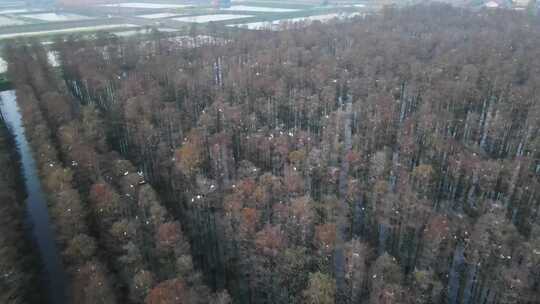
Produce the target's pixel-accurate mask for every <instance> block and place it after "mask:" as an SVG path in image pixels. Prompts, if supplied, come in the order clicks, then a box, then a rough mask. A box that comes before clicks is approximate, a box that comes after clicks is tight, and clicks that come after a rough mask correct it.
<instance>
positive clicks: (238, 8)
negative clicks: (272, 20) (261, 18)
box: [222, 5, 298, 13]
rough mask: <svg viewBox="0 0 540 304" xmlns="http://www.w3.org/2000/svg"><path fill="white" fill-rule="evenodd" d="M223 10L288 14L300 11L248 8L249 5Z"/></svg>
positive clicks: (260, 7)
mask: <svg viewBox="0 0 540 304" xmlns="http://www.w3.org/2000/svg"><path fill="white" fill-rule="evenodd" d="M222 10H223V11H245V12H262V13H287V12H297V11H298V10H297V9H292V8H279V7H264V6H248V5H233V6H231V7H229V8H224V9H222Z"/></svg>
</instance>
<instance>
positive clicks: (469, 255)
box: [0, 4, 540, 304]
mask: <svg viewBox="0 0 540 304" xmlns="http://www.w3.org/2000/svg"><path fill="white" fill-rule="evenodd" d="M282 26H283V30H281V31H270V30H268V31H245V30H238V29H232V28H223V29H222V28H217V27H212V28H211V29H210V30H211V31H212V35H213V36H215V37H220V39H215V40H214V41H213V42H212V43H210V44H203V43H200V44H197V43H195V45H194V47H190V48H177V47H175V46H174V44H172V43H171V40H170V39H168V37H166V36H164V35H162V34H160V33H155V34H154V35H152V36H151V37H150V38H149V39H148V40H141V39H140V38H138V37H132V38H125V39H119V38H115V37H110V36H107V35H100V36H98V37H97V38H96V39H92V40H89V39H81V38H77V37H75V36H73V37H70V38H69V39H57V40H56V41H55V43H54V44H53V45H52V47H53V49H54V51H55V52H56V53H57V54H58V57H59V62H60V67H59V68H53V67H51V66H50V65H49V63H48V61H47V52H46V50H45V49H44V47H43V46H42V45H41V44H39V43H37V42H35V41H31V40H21V41H17V43H12V44H10V45H9V46H8V47H7V48H6V50H5V54H6V58H7V61H8V63H9V65H8V76H9V79H10V81H11V82H12V83H13V85H14V89H15V92H16V96H17V102H18V103H19V107H20V108H21V114H22V117H23V121H24V124H25V126H27V129H26V130H27V137H29V141H30V145H31V147H32V150H33V155H34V158H35V159H36V163H37V166H38V170H39V175H40V179H41V184H42V187H43V189H44V191H45V192H46V194H47V201H48V205H49V212H50V214H51V217H52V220H53V223H54V230H55V233H56V243H57V244H58V246H59V248H60V249H61V252H62V263H63V264H64V265H65V268H66V272H67V274H68V277H69V281H70V284H69V285H70V286H69V291H68V292H69V298H70V302H69V303H77V304H79V303H80V304H109V303H111V304H114V303H126V304H137V303H141V304H142V303H145V304H196V303H200V304H206V303H211V304H232V303H235V304H236V303H242V304H243V303H253V304H273V303H276V304H278V303H279V304H281V303H283V304H285V303H305V304H330V303H339V304H349V303H350V304H352V303H365V304H391V303H400V304H409V303H410V304H412V303H419V304H429V303H433V304H458V303H460V304H473V303H482V304H518V303H524V304H534V303H540V214H539V204H540V100H539V98H538V96H540V92H539V90H540V60H539V58H540V22H539V20H538V18H536V17H534V16H530V15H527V14H526V13H525V12H517V11H510V10H508V11H506V10H480V11H470V10H466V9H461V8H452V7H450V6H447V5H442V4H433V5H421V6H414V7H408V8H400V9H399V8H385V9H384V10H383V11H382V12H381V13H380V14H377V15H370V16H365V17H356V18H354V19H352V20H350V21H341V22H338V21H335V22H330V23H328V24H322V23H320V22H314V23H313V24H311V25H309V26H298V25H294V24H283V25H282ZM195 30H196V29H195ZM195 30H194V31H195ZM192 34H193V35H194V39H195V40H196V39H197V38H196V37H197V33H192ZM4 135H5V136H4ZM0 138H1V139H2V140H9V135H8V134H7V132H6V130H4V129H0ZM4 138H5V139H4ZM10 153H12V152H9V151H3V150H0V166H1V167H2V168H6V166H4V165H3V164H4V163H9V161H8V160H6V157H9V155H11V157H14V156H13V155H12V154H10ZM12 163H13V162H12ZM11 169H13V168H11ZM13 170H14V171H13V172H15V171H16V170H15V169H13ZM2 172H4V171H2ZM8 174H9V173H8ZM13 174H16V173H13ZM0 195H1V200H2V202H4V201H6V202H8V205H6V204H4V205H2V206H0V219H1V221H0V222H1V225H0V246H2V247H1V248H0V273H4V272H3V269H4V267H5V265H9V266H10V267H13V268H17V267H19V268H20V271H19V272H18V273H21V274H23V273H25V272H27V273H26V274H25V275H24V276H22V275H21V277H17V278H16V281H9V284H6V282H8V281H6V280H5V279H4V278H0V301H4V302H5V303H39V299H37V300H36V299H33V298H32V297H31V296H23V295H25V294H28V293H30V294H31V293H32V292H34V293H35V292H36V289H35V288H30V289H29V288H28V285H31V284H33V283H32V280H35V277H36V276H35V273H33V272H28V269H31V267H28V265H26V266H25V265H21V263H26V262H25V261H21V260H20V259H14V257H13V255H14V254H15V252H21V253H25V252H26V253H28V256H29V257H28V261H34V262H35V258H32V254H31V250H30V251H29V250H28V248H27V247H28V246H31V242H28V241H27V242H26V243H22V242H21V241H20V240H21V239H24V237H23V236H20V235H19V236H17V235H13V234H10V237H11V238H15V239H10V238H6V237H5V235H6V234H5V233H4V229H11V231H18V232H20V231H22V230H21V228H20V227H19V228H17V226H20V225H21V224H20V223H19V222H18V220H17V219H18V218H20V214H19V215H17V214H12V213H18V212H19V209H20V208H21V205H20V204H17V203H16V202H17V201H19V202H20V201H21V199H20V198H19V199H17V198H16V196H17V190H16V184H15V185H14V184H13V183H10V180H9V179H8V178H6V177H5V175H4V174H1V175H0ZM19 195H20V194H19ZM4 197H6V199H4ZM10 202H13V204H14V207H10V205H9V204H11V203H10ZM9 218H11V219H13V221H7V219H9ZM10 226H12V227H14V228H9V227H10ZM4 244H6V245H4ZM15 244H16V245H15ZM21 244H23V245H21ZM24 244H26V245H24ZM13 246H15V247H13ZM25 248H26V249H25ZM4 251H6V253H5V254H4ZM20 255H21V254H19V256H20ZM13 261H14V262H13ZM27 263H30V262H27ZM34 284H35V282H34ZM19 295H20V296H19ZM15 296H17V299H18V300H17V301H15V300H13V301H11V302H10V301H9V300H2V299H4V298H6V299H15ZM10 297H11V298H10ZM18 301H20V302H18ZM36 301H37V302H36ZM4 302H2V303H4Z"/></svg>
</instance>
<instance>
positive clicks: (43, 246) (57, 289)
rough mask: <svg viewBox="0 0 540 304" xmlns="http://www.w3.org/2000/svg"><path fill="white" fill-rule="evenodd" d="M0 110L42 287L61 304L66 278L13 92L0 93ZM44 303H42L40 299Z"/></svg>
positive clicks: (54, 301)
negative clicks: (16, 162) (13, 147)
mask: <svg viewBox="0 0 540 304" xmlns="http://www.w3.org/2000/svg"><path fill="white" fill-rule="evenodd" d="M0 111H1V112H2V115H3V116H4V119H5V121H6V124H7V126H8V128H9V129H10V131H11V133H12V134H13V137H14V139H15V143H16V144H17V151H18V153H19V156H20V160H21V164H22V171H23V172H22V175H23V177H24V184H25V185H24V186H25V189H26V193H27V195H28V197H27V201H26V219H25V222H26V223H27V224H28V225H29V226H30V227H31V233H32V238H33V239H34V240H35V242H36V245H37V249H38V250H39V256H40V257H41V263H42V264H43V267H44V270H45V271H44V274H43V279H42V281H43V284H46V285H45V286H44V287H45V288H44V289H45V290H46V291H47V293H48V297H49V301H48V302H50V303H51V304H65V303H67V302H68V301H67V297H66V284H67V280H66V275H65V272H64V269H63V265H62V262H61V257H60V252H59V251H58V248H57V246H56V243H55V237H54V230H53V229H52V226H51V221H50V219H49V213H48V209H47V201H46V199H45V194H44V193H43V191H42V189H41V184H40V180H39V175H38V172H37V167H36V163H35V160H34V158H33V156H32V152H31V149H30V146H29V144H28V141H27V139H26V136H25V133H24V126H23V124H22V118H21V114H20V113H19V107H18V105H17V100H16V97H15V91H3V92H0ZM36 290H37V288H36ZM44 302H46V301H45V300H44Z"/></svg>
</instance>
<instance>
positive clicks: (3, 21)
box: [0, 16, 26, 27]
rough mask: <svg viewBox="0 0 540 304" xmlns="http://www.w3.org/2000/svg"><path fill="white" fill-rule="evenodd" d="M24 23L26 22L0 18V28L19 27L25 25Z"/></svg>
mask: <svg viewBox="0 0 540 304" xmlns="http://www.w3.org/2000/svg"><path fill="white" fill-rule="evenodd" d="M25 23H26V22H24V21H22V20H17V19H14V18H9V17H4V16H0V27H2V26H10V25H21V24H25Z"/></svg>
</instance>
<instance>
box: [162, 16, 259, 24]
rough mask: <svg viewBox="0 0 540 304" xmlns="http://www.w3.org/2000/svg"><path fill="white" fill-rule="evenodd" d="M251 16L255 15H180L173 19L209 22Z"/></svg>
mask: <svg viewBox="0 0 540 304" xmlns="http://www.w3.org/2000/svg"><path fill="white" fill-rule="evenodd" d="M249 17H253V16H252V15H231V14H216V15H201V16H189V17H180V18H173V19H172V20H176V21H181V22H191V23H207V22H211V21H225V20H234V19H241V18H249Z"/></svg>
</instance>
